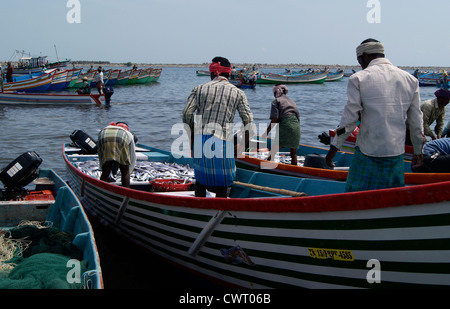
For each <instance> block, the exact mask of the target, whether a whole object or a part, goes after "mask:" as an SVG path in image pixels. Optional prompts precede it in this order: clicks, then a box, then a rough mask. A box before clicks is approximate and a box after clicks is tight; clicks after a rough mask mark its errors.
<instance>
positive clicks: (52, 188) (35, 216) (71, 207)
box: [0, 155, 103, 289]
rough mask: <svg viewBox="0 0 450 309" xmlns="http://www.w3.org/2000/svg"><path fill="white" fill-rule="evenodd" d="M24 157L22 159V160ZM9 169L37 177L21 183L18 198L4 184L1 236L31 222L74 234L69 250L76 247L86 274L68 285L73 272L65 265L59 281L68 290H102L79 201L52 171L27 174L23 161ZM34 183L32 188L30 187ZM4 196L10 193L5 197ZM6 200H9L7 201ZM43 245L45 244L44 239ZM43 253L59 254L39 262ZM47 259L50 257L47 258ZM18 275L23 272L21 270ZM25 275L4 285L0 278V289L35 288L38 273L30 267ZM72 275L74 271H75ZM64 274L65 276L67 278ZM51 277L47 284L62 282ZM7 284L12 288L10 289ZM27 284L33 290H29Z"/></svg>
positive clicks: (90, 233)
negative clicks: (43, 257)
mask: <svg viewBox="0 0 450 309" xmlns="http://www.w3.org/2000/svg"><path fill="white" fill-rule="evenodd" d="M23 156H24V155H22V156H21V157H23ZM18 163H19V164H22V165H23V169H21V168H22V166H20V165H17V164H18ZM19 166H20V167H19ZM29 166H30V167H31V168H37V166H38V165H34V163H33V165H29ZM6 169H8V170H6ZM11 169H14V171H10V170H9V166H8V167H6V168H5V170H6V171H7V173H8V175H17V174H20V173H21V172H22V171H25V172H24V174H22V175H27V174H26V173H29V175H32V174H31V173H35V172H36V173H38V174H36V178H34V177H31V178H27V180H29V181H30V183H28V184H27V182H23V183H22V184H23V186H24V187H23V188H22V190H21V193H20V194H18V193H17V192H16V193H13V194H11V192H13V191H8V187H9V185H10V184H9V183H8V187H7V184H6V183H5V189H2V191H1V192H2V199H1V200H0V236H1V235H5V237H6V236H7V234H8V233H9V232H10V231H12V230H13V229H14V228H17V227H18V225H20V226H23V224H25V225H26V224H27V223H28V224H29V223H30V222H42V223H43V224H44V226H47V227H52V228H57V229H60V230H61V231H62V232H67V233H70V234H73V236H74V237H73V240H72V246H75V247H76V248H77V249H78V250H79V251H80V254H81V255H82V261H81V260H78V262H79V263H86V271H84V272H83V273H81V271H80V273H78V274H75V273H74V275H75V276H74V277H71V281H69V279H66V278H69V271H71V270H72V268H70V267H69V266H68V265H67V267H69V268H67V271H65V270H63V271H64V278H63V279H62V280H68V281H67V283H68V284H67V285H68V286H70V287H71V288H72V287H75V286H74V284H77V286H76V287H78V288H86V289H103V277H102V270H101V267H100V258H99V253H98V250H97V246H96V242H95V237H94V232H93V229H92V227H91V224H90V222H89V220H88V217H87V216H86V213H85V212H84V210H83V207H82V205H81V203H80V201H79V200H78V198H77V197H76V195H75V194H74V192H73V191H72V190H71V188H70V187H69V186H68V185H67V183H66V182H64V181H63V180H62V179H61V178H60V177H59V176H58V175H57V174H56V173H55V172H54V171H53V170H51V169H40V170H39V169H38V170H37V171H33V172H27V170H26V167H25V165H24V164H23V161H17V163H16V164H14V165H13V167H11ZM30 171H31V170H30ZM13 177H14V176H11V178H13ZM21 177H22V176H21ZM24 177H26V176H24ZM2 181H3V178H2ZM20 181H22V180H20ZM33 181H34V185H33V184H31V182H33ZM8 182H9V180H8ZM7 192H10V193H8V194H7ZM5 197H8V198H7V199H6V198H5ZM44 222H45V223H44ZM32 239H33V238H32ZM43 241H45V239H44V240H43ZM53 243H55V242H53ZM31 244H33V243H31ZM49 245H50V243H49ZM46 252H49V253H51V252H58V251H55V250H53V249H51V248H50V250H49V251H45V252H43V253H41V255H40V257H39V258H42V256H43V255H42V254H45V253H46ZM37 256H38V254H36V255H33V256H32V257H33V259H34V257H37ZM47 257H49V256H48V255H47ZM29 258H31V257H29ZM24 260H26V259H24ZM46 261H47V263H46V265H45V267H50V266H49V265H53V264H51V262H50V261H49V260H46ZM71 261H74V260H71ZM74 262H76V261H74ZM19 266H20V264H19V265H18V266H16V267H15V268H18V267H19ZM38 267H39V266H38ZM63 267H66V264H64V266H63ZM15 270H17V269H13V270H12V271H15ZM21 271H22V272H23V271H24V270H23V268H22V269H21ZM27 271H28V272H27V276H25V278H16V277H13V278H11V279H9V280H10V281H8V282H7V283H5V282H4V281H2V279H4V278H5V276H4V275H3V276H2V279H0V283H2V286H3V285H6V284H7V285H8V286H7V288H18V287H17V286H18V285H19V286H21V287H20V288H36V282H38V281H39V280H38V279H40V278H41V277H35V275H34V274H36V272H39V271H41V270H40V269H36V268H33V267H29V268H28V270H27ZM74 271H76V270H75V268H74ZM55 272H56V269H55ZM65 273H68V275H67V277H66V275H65ZM28 274H29V275H28ZM52 275H54V272H53V271H52V272H51V274H49V277H48V278H45V279H46V281H45V282H46V284H48V283H49V282H51V280H61V278H55V277H53V276H52ZM76 275H78V278H79V280H74V279H76ZM28 276H30V277H28ZM8 278H9V277H8ZM27 278H28V279H27ZM47 280H48V281H47ZM72 280H73V281H72ZM10 282H11V284H13V286H10V285H9V283H10ZM29 284H31V285H32V286H31V287H30V286H29ZM55 285H57V286H58V287H57V288H66V287H60V286H61V285H60V284H57V282H55ZM44 286H45V285H44ZM48 288H50V287H48ZM53 288H55V286H53Z"/></svg>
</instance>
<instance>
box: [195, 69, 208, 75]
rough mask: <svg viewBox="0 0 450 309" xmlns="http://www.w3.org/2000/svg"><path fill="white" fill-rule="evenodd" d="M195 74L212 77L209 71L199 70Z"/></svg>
mask: <svg viewBox="0 0 450 309" xmlns="http://www.w3.org/2000/svg"><path fill="white" fill-rule="evenodd" d="M195 74H197V76H211V73H209V71H207V70H197V71H195Z"/></svg>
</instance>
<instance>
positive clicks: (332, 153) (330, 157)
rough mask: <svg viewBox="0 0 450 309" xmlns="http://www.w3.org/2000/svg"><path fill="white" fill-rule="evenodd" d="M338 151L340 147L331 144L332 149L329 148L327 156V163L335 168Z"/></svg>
mask: <svg viewBox="0 0 450 309" xmlns="http://www.w3.org/2000/svg"><path fill="white" fill-rule="evenodd" d="M337 152H338V149H337V148H336V147H334V146H333V145H331V146H330V150H328V153H327V156H326V158H325V160H326V163H327V165H328V166H329V167H331V168H334V163H333V159H334V157H335V156H336V153H337Z"/></svg>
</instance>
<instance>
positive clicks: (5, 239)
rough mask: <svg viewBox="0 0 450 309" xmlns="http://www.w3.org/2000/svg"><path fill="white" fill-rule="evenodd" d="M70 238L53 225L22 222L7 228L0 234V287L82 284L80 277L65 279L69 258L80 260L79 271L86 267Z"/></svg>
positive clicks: (63, 286) (45, 286)
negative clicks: (22, 223) (44, 225)
mask: <svg viewBox="0 0 450 309" xmlns="http://www.w3.org/2000/svg"><path fill="white" fill-rule="evenodd" d="M73 238H74V236H73V235H72V234H70V233H66V232H63V231H61V230H60V229H57V228H53V227H46V228H43V227H42V226H34V225H23V226H19V227H16V228H13V229H10V230H8V231H7V232H6V233H5V234H4V235H2V237H1V238H0V289H79V288H83V284H82V282H81V280H68V273H69V272H70V271H71V268H70V267H68V265H69V266H70V263H69V264H68V261H69V260H74V259H75V260H77V261H80V269H79V272H80V274H82V273H84V272H85V271H86V270H87V269H86V262H84V261H82V252H81V251H80V250H79V249H78V248H77V247H75V246H74V245H73V244H72V241H73ZM69 279H70V276H69ZM74 281H75V282H74Z"/></svg>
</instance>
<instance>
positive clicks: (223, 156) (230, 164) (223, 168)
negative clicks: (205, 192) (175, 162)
mask: <svg viewBox="0 0 450 309" xmlns="http://www.w3.org/2000/svg"><path fill="white" fill-rule="evenodd" d="M194 173H195V180H196V181H198V182H199V183H200V184H202V185H204V186H208V187H230V186H231V185H232V184H233V181H234V178H235V176H236V165H235V161H234V145H233V142H232V141H224V140H222V139H220V138H217V137H215V136H213V135H196V136H195V137H194Z"/></svg>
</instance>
